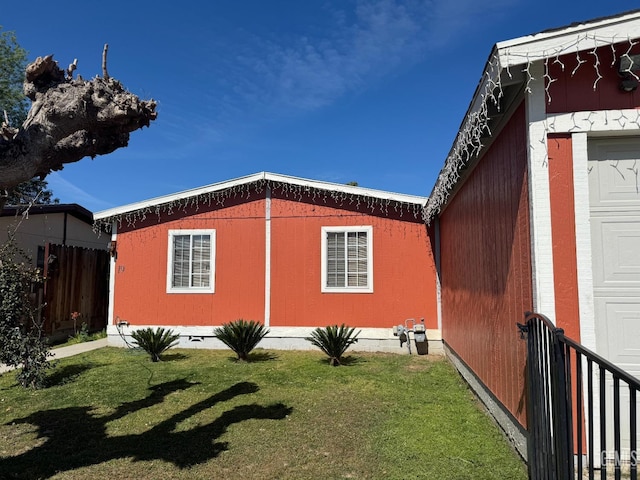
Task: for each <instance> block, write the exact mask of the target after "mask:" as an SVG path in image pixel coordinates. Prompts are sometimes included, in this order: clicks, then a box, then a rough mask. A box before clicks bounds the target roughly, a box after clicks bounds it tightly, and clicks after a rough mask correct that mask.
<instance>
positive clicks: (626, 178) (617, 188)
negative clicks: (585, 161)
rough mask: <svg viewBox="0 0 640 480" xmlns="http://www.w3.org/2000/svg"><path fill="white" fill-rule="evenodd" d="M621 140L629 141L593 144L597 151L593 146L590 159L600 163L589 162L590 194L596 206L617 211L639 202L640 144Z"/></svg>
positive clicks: (629, 140) (636, 141)
mask: <svg viewBox="0 0 640 480" xmlns="http://www.w3.org/2000/svg"><path fill="white" fill-rule="evenodd" d="M616 141H617V140H616ZM620 141H623V142H625V145H616V144H615V142H611V141H606V142H597V143H593V144H592V145H593V149H591V146H590V151H589V157H590V159H592V160H599V161H595V162H590V163H589V194H590V196H591V204H592V205H597V206H599V207H606V208H617V207H619V206H625V205H627V204H628V203H629V202H630V203H631V204H634V203H636V202H637V201H638V195H639V192H640V185H639V174H638V171H639V170H640V141H638V140H636V139H620Z"/></svg>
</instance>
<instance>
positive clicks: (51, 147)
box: [0, 47, 157, 193]
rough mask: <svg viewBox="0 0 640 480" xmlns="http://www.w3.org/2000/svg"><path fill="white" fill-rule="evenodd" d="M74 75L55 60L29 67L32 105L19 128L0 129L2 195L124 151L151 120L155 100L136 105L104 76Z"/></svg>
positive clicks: (26, 87)
mask: <svg viewBox="0 0 640 480" xmlns="http://www.w3.org/2000/svg"><path fill="white" fill-rule="evenodd" d="M104 53H105V54H106V47H105V52H104ZM104 69H105V73H106V65H105V66H104ZM72 72H73V70H72V69H71V67H70V68H69V69H67V70H66V71H65V70H62V69H60V68H59V67H58V63H57V62H56V61H54V60H53V55H49V56H47V57H44V58H42V57H38V58H37V59H36V61H35V62H33V63H31V64H30V65H29V66H28V67H27V69H26V76H25V82H24V92H25V95H26V96H27V97H28V98H29V99H31V101H32V105H31V109H30V110H29V114H28V116H27V119H26V120H25V122H24V123H23V124H22V126H21V127H20V128H19V129H16V128H11V127H10V126H8V125H4V124H3V125H2V128H1V130H2V134H1V135H0V193H1V192H2V190H9V189H11V188H13V187H15V186H16V185H18V184H20V183H22V182H25V181H28V180H31V179H32V178H33V177H36V176H40V177H41V178H44V177H45V176H46V175H47V174H48V173H50V172H51V171H54V170H61V169H62V168H63V166H64V164H66V163H72V162H77V161H78V160H80V159H82V158H84V157H87V156H89V157H92V158H94V157H95V156H96V155H104V154H107V153H111V152H113V151H114V150H116V149H118V148H120V147H126V146H127V144H128V142H129V134H130V133H131V132H133V131H134V130H137V129H139V128H142V127H144V126H149V124H150V122H151V121H152V120H155V118H156V116H157V113H156V102H155V101H153V100H149V101H145V100H140V99H139V98H138V97H137V96H136V95H134V94H132V93H130V92H128V91H127V90H125V88H124V87H123V86H122V85H121V84H120V82H118V81H117V80H115V79H113V78H110V77H109V76H108V75H105V76H104V77H103V78H101V77H96V78H94V79H92V80H83V79H82V78H81V77H78V78H76V79H73V78H72V75H71V73H72Z"/></svg>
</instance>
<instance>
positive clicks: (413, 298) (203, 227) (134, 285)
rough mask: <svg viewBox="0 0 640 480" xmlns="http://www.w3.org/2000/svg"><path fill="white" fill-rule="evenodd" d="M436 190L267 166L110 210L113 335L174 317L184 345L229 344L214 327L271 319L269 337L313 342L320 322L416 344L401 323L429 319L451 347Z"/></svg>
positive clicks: (367, 337)
mask: <svg viewBox="0 0 640 480" xmlns="http://www.w3.org/2000/svg"><path fill="white" fill-rule="evenodd" d="M426 200H427V199H426V198H424V197H416V196H410V195H402V194H395V193H389V192H383V191H378V190H371V189H366V188H361V187H357V186H351V185H341V184H335V183H327V182H318V181H313V180H306V179H301V178H296V177H290V176H284V175H276V174H272V173H258V174H255V175H250V176H246V177H242V178H238V179H234V180H229V181H225V182H221V183H216V184H213V185H209V186H205V187H202V188H197V189H194V190H189V191H185V192H180V193H176V194H173V195H168V196H165V197H160V198H155V199H152V200H148V201H144V202H140V203H136V204H132V205H126V206H123V207H118V208H115V209H111V210H107V211H103V212H99V213H97V214H96V215H95V219H96V223H97V224H98V225H99V226H100V227H103V226H104V227H106V228H108V229H110V231H111V242H112V243H111V251H112V257H111V258H112V265H111V295H110V308H109V327H108V335H109V342H110V343H111V344H116V345H119V344H121V342H122V341H123V339H122V337H121V335H123V336H124V337H125V338H126V336H127V335H128V334H129V333H130V332H131V330H132V329H136V328H141V327H146V326H162V327H169V328H172V329H173V330H175V331H177V332H180V334H181V335H182V337H181V346H184V347H202V348H216V347H224V345H223V344H222V343H219V342H218V341H217V339H215V338H213V328H214V327H216V326H219V325H221V324H222V323H224V322H230V321H233V320H236V319H240V318H243V319H246V320H257V321H260V322H261V323H263V324H264V325H266V326H267V327H269V329H270V334H269V335H268V336H267V338H265V339H264V340H263V341H262V342H261V344H260V345H261V346H262V347H265V348H310V347H311V345H310V344H309V342H307V341H305V340H304V337H305V336H308V335H309V333H310V332H311V330H312V329H313V328H315V327H318V326H325V325H329V324H341V323H346V324H348V325H350V326H353V327H357V328H358V329H361V330H362V333H361V334H360V337H359V339H360V340H359V342H358V344H356V345H355V346H354V347H357V348H359V349H361V350H378V351H379V350H386V351H399V352H400V351H403V349H402V348H401V347H400V343H399V341H398V338H396V337H394V336H393V333H392V327H393V326H394V325H398V324H402V323H404V322H405V320H406V319H408V318H414V319H416V321H420V319H424V322H425V325H426V327H427V337H428V339H429V340H430V341H431V343H432V345H433V348H437V347H438V346H440V345H441V342H440V332H439V329H438V320H437V300H436V275H435V264H434V259H433V253H432V248H431V245H430V237H429V232H428V230H427V228H426V226H425V223H424V220H423V207H424V205H425V203H426Z"/></svg>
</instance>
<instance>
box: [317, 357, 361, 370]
mask: <svg viewBox="0 0 640 480" xmlns="http://www.w3.org/2000/svg"><path fill="white" fill-rule="evenodd" d="M363 362H365V360H364V359H363V358H362V357H358V356H354V355H347V356H345V357H342V358H341V359H340V365H339V366H340V367H350V366H351V365H357V364H359V363H363ZM318 363H322V364H323V365H327V366H330V364H329V357H322V358H321V359H320V360H318Z"/></svg>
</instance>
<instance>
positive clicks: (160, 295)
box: [114, 200, 265, 326]
mask: <svg viewBox="0 0 640 480" xmlns="http://www.w3.org/2000/svg"><path fill="white" fill-rule="evenodd" d="M175 217H179V218H176V219H175V220H171V221H166V222H163V223H158V222H157V220H156V219H155V218H153V216H150V219H149V220H148V221H147V222H146V225H147V226H144V227H143V228H135V229H126V230H125V231H122V232H121V233H119V234H118V240H117V242H118V244H117V245H118V257H117V261H116V269H115V271H116V274H115V277H116V281H115V304H114V317H119V318H120V319H122V320H126V321H128V322H129V323H130V324H131V325H203V326H207V325H220V324H222V323H223V322H229V321H233V320H236V319H238V318H244V319H251V320H259V321H262V320H263V318H264V258H265V249H264V200H255V201H251V202H247V203H238V204H236V205H232V206H229V207H227V208H222V209H218V210H216V209H211V208H209V209H205V208H204V206H201V207H200V208H199V211H198V212H194V213H193V214H192V215H178V214H176V215H175ZM169 218H171V217H169ZM202 228H214V229H216V265H215V293H214V294H201V293H200V294H183V293H171V294H168V293H166V284H167V252H168V231H169V230H170V229H202Z"/></svg>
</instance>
